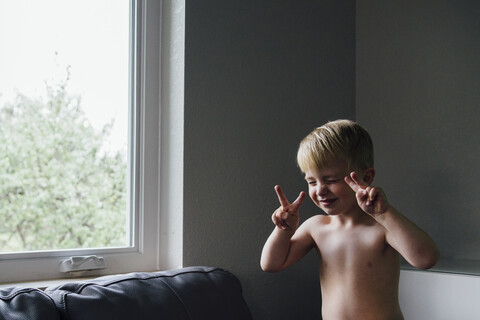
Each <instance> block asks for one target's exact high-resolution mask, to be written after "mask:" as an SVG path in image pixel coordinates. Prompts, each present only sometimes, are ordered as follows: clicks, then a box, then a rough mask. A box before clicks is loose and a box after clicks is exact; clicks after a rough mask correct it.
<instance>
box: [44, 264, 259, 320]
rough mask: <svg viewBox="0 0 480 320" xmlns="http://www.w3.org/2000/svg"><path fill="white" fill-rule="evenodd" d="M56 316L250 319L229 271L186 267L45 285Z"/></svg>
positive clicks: (92, 319) (119, 319) (80, 318)
mask: <svg viewBox="0 0 480 320" xmlns="http://www.w3.org/2000/svg"><path fill="white" fill-rule="evenodd" d="M46 293H48V294H49V295H50V296H51V297H52V298H53V300H54V301H55V304H56V306H57V308H58V309H59V310H60V312H61V314H62V318H65V319H71V320H83V319H85V320H96V319H99V320H100V319H102V320H104V319H116V320H122V319H145V320H148V319H165V320H167V319H172V320H183V319H185V320H187V319H188V320H192V319H198V320H204V319H208V320H225V319H229V320H251V319H252V316H251V314H250V311H249V309H248V307H247V305H246V303H245V301H244V299H243V296H242V288H241V285H240V282H239V280H238V279H237V278H236V277H235V276H234V275H233V274H232V273H230V272H228V271H226V270H223V269H218V268H209V267H189V268H183V269H179V270H168V271H161V272H142V273H130V274H126V275H116V276H106V277H101V278H97V279H94V280H88V281H83V282H78V283H68V284H64V285H61V286H58V287H53V288H47V290H46Z"/></svg>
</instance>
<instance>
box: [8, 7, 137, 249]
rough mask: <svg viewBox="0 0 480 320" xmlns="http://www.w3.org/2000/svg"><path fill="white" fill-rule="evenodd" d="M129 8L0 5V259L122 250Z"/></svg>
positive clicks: (125, 242)
mask: <svg viewBox="0 0 480 320" xmlns="http://www.w3.org/2000/svg"><path fill="white" fill-rule="evenodd" d="M130 23H131V19H130V1H128V0H90V1H78V0H77V1H74V0H42V1H38V0H30V1H28V0H17V1H7V0H0V43H1V46H2V50H0V252H23V251H36V250H56V249H75V248H104V247H124V246H130V245H131V243H130V240H129V239H130V238H131V237H130V234H129V232H130V228H129V225H130V221H131V217H130V209H129V208H128V204H129V203H130V201H129V199H128V198H127V197H128V189H129V187H128V186H127V182H128V181H129V180H130V179H129V177H128V176H127V174H128V172H130V170H128V168H127V167H128V141H129V129H128V128H129V125H128V124H129V121H130V120H129V59H130V58H131V57H130V55H129V53H130V43H131V39H130V38H129V37H130V31H129V30H130Z"/></svg>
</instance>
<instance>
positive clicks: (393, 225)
mask: <svg viewBox="0 0 480 320" xmlns="http://www.w3.org/2000/svg"><path fill="white" fill-rule="evenodd" d="M345 181H346V182H347V183H348V184H349V185H350V187H351V188H352V189H353V191H355V193H356V197H357V201H358V204H359V206H360V207H361V208H362V210H363V211H365V212H366V213H368V214H369V215H370V216H372V217H373V218H374V219H375V220H376V221H377V222H378V223H380V224H381V225H382V226H383V227H384V228H385V229H386V231H387V232H386V241H387V242H388V244H390V245H391V246H392V247H393V248H394V249H395V250H397V251H398V252H399V253H400V254H401V255H402V256H403V257H404V258H405V260H407V262H408V263H410V264H411V265H412V266H414V267H416V268H420V269H429V268H431V267H433V266H434V265H435V264H436V263H437V261H438V258H439V256H440V253H439V251H438V248H437V245H436V244H435V242H434V241H433V239H432V238H431V237H430V236H429V235H428V234H427V233H426V232H425V231H423V230H422V229H421V228H419V227H418V226H417V225H415V224H414V223H413V222H412V221H410V220H409V219H408V218H407V217H405V216H404V215H403V214H402V213H400V211H398V210H397V209H395V208H394V207H392V206H391V205H390V204H389V203H388V201H387V197H386V196H385V193H384V192H383V190H382V189H381V188H378V187H370V186H369V185H368V184H367V183H365V182H364V181H363V180H362V179H361V178H360V177H358V175H357V174H356V173H354V172H352V173H351V174H350V177H345Z"/></svg>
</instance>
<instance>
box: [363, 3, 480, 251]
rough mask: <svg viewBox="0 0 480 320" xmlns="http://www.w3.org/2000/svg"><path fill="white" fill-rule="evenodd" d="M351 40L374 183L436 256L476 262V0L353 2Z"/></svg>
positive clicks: (479, 136) (479, 42)
mask: <svg viewBox="0 0 480 320" xmlns="http://www.w3.org/2000/svg"><path fill="white" fill-rule="evenodd" d="M356 40H357V60H356V61H357V68H356V71H357V72H356V80H357V89H356V112H357V119H358V121H359V122H361V123H362V124H364V125H365V126H366V127H367V129H368V130H369V131H370V132H371V134H372V136H373V139H374V142H375V144H376V156H377V165H376V167H377V171H378V172H377V176H378V180H377V182H378V183H379V184H382V185H383V186H384V187H385V189H386V191H387V195H389V197H390V200H391V202H392V203H394V204H395V205H396V206H398V207H399V209H401V210H402V211H404V213H405V214H407V215H408V216H409V217H410V218H411V219H413V220H414V221H416V222H417V223H418V224H419V225H421V226H422V227H423V228H425V229H426V230H428V231H429V233H430V234H431V235H432V236H433V238H434V239H435V240H436V242H437V243H438V245H439V247H440V251H441V255H442V258H443V259H469V260H480V250H479V247H480V233H479V232H478V230H479V227H480V215H479V214H478V211H479V208H480V197H479V196H478V195H479V194H480V184H479V183H478V181H480V170H479V159H480V122H479V113H478V111H479V106H480V59H479V57H480V2H479V1H476V0H470V1H438V0H422V1H417V0H415V1H413V0H412V1H380V0H375V1H358V2H357V37H356Z"/></svg>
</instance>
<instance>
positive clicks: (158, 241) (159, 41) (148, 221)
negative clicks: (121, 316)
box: [0, 0, 185, 284]
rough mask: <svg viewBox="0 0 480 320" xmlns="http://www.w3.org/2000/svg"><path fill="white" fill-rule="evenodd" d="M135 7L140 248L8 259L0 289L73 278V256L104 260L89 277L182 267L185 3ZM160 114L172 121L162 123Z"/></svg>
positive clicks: (140, 0)
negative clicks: (69, 267)
mask: <svg viewBox="0 0 480 320" xmlns="http://www.w3.org/2000/svg"><path fill="white" fill-rule="evenodd" d="M132 3H133V6H134V7H135V10H133V11H134V12H135V13H136V14H135V20H136V25H137V30H136V32H137V37H136V39H137V41H139V43H138V45H134V48H135V55H137V57H136V58H137V59H136V64H137V66H136V71H135V75H134V77H135V83H136V90H135V92H136V93H135V94H134V96H132V97H131V99H132V101H133V102H134V103H136V104H137V108H135V109H136V110H137V112H136V114H135V115H134V117H135V122H136V124H137V125H138V126H139V130H137V136H136V139H135V141H134V144H135V148H134V149H135V150H136V151H135V155H134V156H133V158H134V159H135V160H134V162H135V164H134V166H133V167H134V168H135V170H134V171H135V172H134V173H135V175H136V179H135V185H136V187H135V191H134V192H132V195H133V201H134V210H135V212H136V213H137V214H136V215H135V219H134V220H135V221H134V222H133V226H132V230H133V237H134V239H135V241H134V246H133V247H129V248H109V249H90V250H86V249H77V250H59V251H53V250H52V251H40V252H27V253H21V254H3V255H0V270H1V272H0V284H5V283H13V282H26V281H37V280H46V279H61V278H71V277H72V275H70V274H67V273H61V272H60V265H61V263H62V261H64V260H65V259H68V258H69V257H71V256H83V255H97V256H101V257H103V258H104V260H105V263H106V269H102V270H97V271H88V272H86V273H84V274H83V275H84V276H97V275H98V276H100V275H107V274H117V273H126V272H133V271H154V270H160V269H170V268H174V267H181V266H182V216H183V214H182V212H183V191H182V189H183V61H184V60H183V50H184V16H185V11H184V10H185V0H173V1H164V2H163V1H161V0H133V1H132ZM161 52H162V55H161V54H160V53H161ZM162 64H163V65H165V67H163V68H162V67H161V66H162ZM166 71H168V72H166ZM160 106H161V107H160ZM160 110H162V112H160ZM161 113H162V114H165V115H166V116H162V117H160V115H161ZM166 148H168V150H166ZM161 151H162V152H161ZM161 195H162V196H161ZM172 195H174V196H173V197H172Z"/></svg>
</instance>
